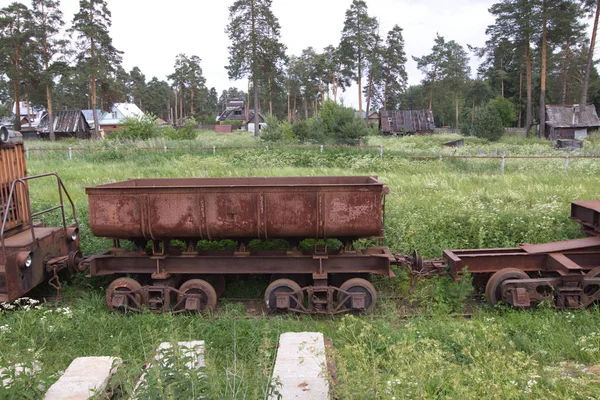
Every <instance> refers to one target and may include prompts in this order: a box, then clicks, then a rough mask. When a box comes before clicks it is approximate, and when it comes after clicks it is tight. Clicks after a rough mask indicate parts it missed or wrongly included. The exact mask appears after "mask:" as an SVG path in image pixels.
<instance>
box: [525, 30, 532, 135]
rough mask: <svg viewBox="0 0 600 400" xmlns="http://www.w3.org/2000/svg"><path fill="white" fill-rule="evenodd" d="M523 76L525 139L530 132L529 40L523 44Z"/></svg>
mask: <svg viewBox="0 0 600 400" xmlns="http://www.w3.org/2000/svg"><path fill="white" fill-rule="evenodd" d="M525 46H526V47H525V76H526V80H527V108H526V111H525V132H526V134H527V137H529V136H530V133H531V132H530V131H531V119H532V109H531V48H530V47H529V40H527V42H526V44H525Z"/></svg>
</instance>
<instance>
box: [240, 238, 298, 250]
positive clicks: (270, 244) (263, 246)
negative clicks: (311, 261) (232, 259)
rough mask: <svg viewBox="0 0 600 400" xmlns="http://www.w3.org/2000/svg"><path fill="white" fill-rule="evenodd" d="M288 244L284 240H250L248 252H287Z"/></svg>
mask: <svg viewBox="0 0 600 400" xmlns="http://www.w3.org/2000/svg"><path fill="white" fill-rule="evenodd" d="M289 247H290V244H289V243H288V241H287V240H285V239H272V240H260V239H252V240H251V241H250V242H249V243H248V248H249V249H250V250H287V249H288V248H289Z"/></svg>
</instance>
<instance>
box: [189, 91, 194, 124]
mask: <svg viewBox="0 0 600 400" xmlns="http://www.w3.org/2000/svg"><path fill="white" fill-rule="evenodd" d="M190 90H191V92H190V116H191V117H192V118H194V88H192V87H191V88H190Z"/></svg>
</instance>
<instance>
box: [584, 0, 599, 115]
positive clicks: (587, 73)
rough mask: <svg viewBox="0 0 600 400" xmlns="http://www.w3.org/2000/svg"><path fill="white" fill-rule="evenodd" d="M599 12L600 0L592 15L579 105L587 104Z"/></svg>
mask: <svg viewBox="0 0 600 400" xmlns="http://www.w3.org/2000/svg"><path fill="white" fill-rule="evenodd" d="M599 14H600V0H598V3H597V4H596V14H595V16H594V29H593V30H592V41H591V42H590V49H589V51H588V58H587V65H586V67H585V78H584V80H583V89H582V90H581V102H580V103H581V105H583V106H585V105H586V104H587V95H588V86H589V83H590V72H591V70H592V65H593V61H594V47H595V46H596V32H597V31H598V15H599Z"/></svg>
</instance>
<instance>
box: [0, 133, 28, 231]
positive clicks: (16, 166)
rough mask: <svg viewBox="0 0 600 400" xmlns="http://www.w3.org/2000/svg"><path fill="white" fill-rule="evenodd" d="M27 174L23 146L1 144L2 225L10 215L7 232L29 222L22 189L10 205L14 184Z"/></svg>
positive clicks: (0, 194)
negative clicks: (6, 214)
mask: <svg viewBox="0 0 600 400" xmlns="http://www.w3.org/2000/svg"><path fill="white" fill-rule="evenodd" d="M26 174H27V171H26V169H25V151H24V150H23V144H22V143H16V144H13V143H5V144H0V225H1V224H2V219H3V218H4V215H5V213H8V219H7V224H6V230H11V229H13V228H16V227H17V226H20V225H22V224H23V223H25V222H27V221H26V216H27V212H26V205H27V203H26V199H25V195H24V189H23V188H22V187H18V188H17V189H16V190H17V192H16V193H15V197H16V201H13V202H11V204H8V197H9V194H10V188H11V184H12V182H13V181H14V180H15V179H19V178H23V177H25V175H26Z"/></svg>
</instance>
